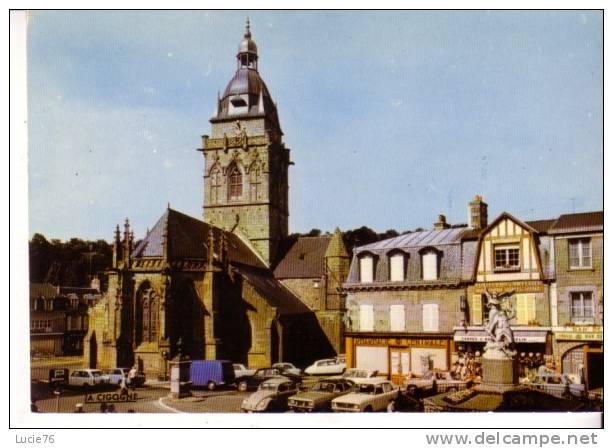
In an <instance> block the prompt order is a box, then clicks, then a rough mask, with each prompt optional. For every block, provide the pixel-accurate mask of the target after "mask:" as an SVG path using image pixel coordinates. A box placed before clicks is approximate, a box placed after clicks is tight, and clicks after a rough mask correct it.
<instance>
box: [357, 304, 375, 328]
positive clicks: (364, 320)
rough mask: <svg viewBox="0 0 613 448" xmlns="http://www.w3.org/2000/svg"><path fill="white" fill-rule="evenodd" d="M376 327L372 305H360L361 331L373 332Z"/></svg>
mask: <svg viewBox="0 0 613 448" xmlns="http://www.w3.org/2000/svg"><path fill="white" fill-rule="evenodd" d="M374 327H375V319H374V311H373V306H372V305H360V331H373V330H374Z"/></svg>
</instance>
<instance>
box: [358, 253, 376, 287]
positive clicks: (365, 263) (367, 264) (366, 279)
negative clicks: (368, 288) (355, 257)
mask: <svg viewBox="0 0 613 448" xmlns="http://www.w3.org/2000/svg"><path fill="white" fill-rule="evenodd" d="M372 280H373V259H372V257H369V256H366V257H362V258H360V282H362V283H372Z"/></svg>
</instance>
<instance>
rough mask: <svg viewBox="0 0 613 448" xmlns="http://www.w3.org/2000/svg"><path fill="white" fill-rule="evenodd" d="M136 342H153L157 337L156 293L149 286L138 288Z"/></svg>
mask: <svg viewBox="0 0 613 448" xmlns="http://www.w3.org/2000/svg"><path fill="white" fill-rule="evenodd" d="M136 306H137V309H136V322H135V324H136V342H137V344H140V343H142V342H155V341H156V339H157V327H158V309H157V294H156V292H155V291H154V290H153V288H150V287H147V286H146V287H143V288H141V289H140V290H139V292H138V296H137V302H136Z"/></svg>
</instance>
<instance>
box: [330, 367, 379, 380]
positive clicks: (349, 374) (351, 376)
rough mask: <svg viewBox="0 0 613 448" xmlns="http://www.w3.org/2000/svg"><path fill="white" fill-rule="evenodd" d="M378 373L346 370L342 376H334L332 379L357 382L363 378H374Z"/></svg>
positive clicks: (374, 371) (368, 370) (376, 371)
mask: <svg viewBox="0 0 613 448" xmlns="http://www.w3.org/2000/svg"><path fill="white" fill-rule="evenodd" d="M378 373H379V371H378V370H371V369H353V368H352V369H347V370H345V371H344V372H343V374H342V375H338V376H334V377H332V378H345V379H348V380H359V379H363V378H375V377H376V376H377V374H378Z"/></svg>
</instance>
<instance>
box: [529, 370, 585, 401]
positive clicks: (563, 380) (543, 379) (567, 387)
mask: <svg viewBox="0 0 613 448" xmlns="http://www.w3.org/2000/svg"><path fill="white" fill-rule="evenodd" d="M524 385H526V386H531V387H534V388H536V389H540V390H543V391H545V392H547V393H549V394H551V395H555V396H556V397H560V398H563V397H567V396H569V397H570V396H573V397H582V396H584V395H585V384H578V383H575V382H573V381H572V379H571V378H570V377H569V376H568V375H566V374H564V373H540V374H537V375H536V377H535V379H534V381H532V382H528V383H524Z"/></svg>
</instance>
